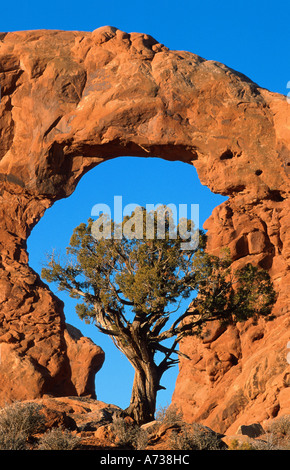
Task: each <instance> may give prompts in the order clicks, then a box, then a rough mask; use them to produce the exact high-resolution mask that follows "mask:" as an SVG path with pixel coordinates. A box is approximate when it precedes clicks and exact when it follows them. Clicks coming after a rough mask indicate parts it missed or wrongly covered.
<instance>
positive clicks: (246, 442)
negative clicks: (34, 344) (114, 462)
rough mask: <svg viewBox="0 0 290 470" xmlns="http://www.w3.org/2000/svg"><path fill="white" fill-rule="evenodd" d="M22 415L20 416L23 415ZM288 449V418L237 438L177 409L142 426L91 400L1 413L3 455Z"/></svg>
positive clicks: (19, 406)
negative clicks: (10, 452)
mask: <svg viewBox="0 0 290 470" xmlns="http://www.w3.org/2000/svg"><path fill="white" fill-rule="evenodd" d="M20 411H22V412H20ZM5 449H6V450H7V449H8V450H22V449H28V450H37V449H41V450H110V451H113V450H153V451H160V450H281V449H282V450H289V449H290V416H289V415H285V416H284V417H283V419H281V418H279V420H278V419H277V420H273V422H272V423H271V425H269V426H268V429H263V427H262V426H261V425H260V424H259V423H253V424H251V425H248V426H245V425H243V426H240V427H239V428H238V429H237V432H236V434H232V435H230V434H229V435H227V434H221V433H217V432H215V431H214V430H212V429H210V428H209V427H207V426H204V425H202V424H197V423H195V424H188V423H185V422H184V421H183V417H182V415H181V414H180V413H179V412H178V410H176V409H175V408H174V407H172V408H168V409H167V410H161V411H158V412H157V414H156V420H155V421H153V422H151V423H147V424H145V425H143V426H141V427H139V426H137V425H136V423H134V421H133V420H132V419H131V418H130V417H128V416H126V413H125V412H124V411H123V410H122V409H120V408H119V407H117V406H115V405H111V404H106V403H104V402H101V401H98V400H94V399H91V398H87V397H61V398H53V397H45V398H42V399H38V400H33V401H27V402H22V403H20V402H16V403H14V404H12V405H9V406H8V407H5V408H2V409H1V411H0V450H5Z"/></svg>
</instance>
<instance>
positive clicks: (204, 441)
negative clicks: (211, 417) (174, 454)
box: [170, 423, 226, 450]
mask: <svg viewBox="0 0 290 470" xmlns="http://www.w3.org/2000/svg"><path fill="white" fill-rule="evenodd" d="M170 445H171V449H172V450H222V449H225V448H226V445H225V444H224V443H223V441H222V440H221V438H220V437H219V435H218V434H217V433H216V432H214V431H212V430H211V429H209V428H207V427H206V426H202V425H201V424H198V423H193V424H192V425H184V426H182V427H181V430H180V432H179V433H177V432H173V433H172V434H171V438H170Z"/></svg>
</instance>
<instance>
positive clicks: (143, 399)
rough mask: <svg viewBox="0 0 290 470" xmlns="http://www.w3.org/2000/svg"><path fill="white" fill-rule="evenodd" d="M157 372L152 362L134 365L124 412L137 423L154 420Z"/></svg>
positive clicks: (157, 384)
mask: <svg viewBox="0 0 290 470" xmlns="http://www.w3.org/2000/svg"><path fill="white" fill-rule="evenodd" d="M159 380H160V378H159V374H158V373H157V368H156V365H155V364H154V363H143V364H142V365H141V364H138V366H137V367H136V366H135V376H134V382H133V388H132V395H131V401H130V405H129V407H128V408H127V409H126V412H127V413H128V414H129V416H131V417H132V418H133V419H134V420H135V421H136V422H137V423H138V424H144V423H148V422H149V421H153V420H154V415H155V409H156V396H157V392H158V390H159Z"/></svg>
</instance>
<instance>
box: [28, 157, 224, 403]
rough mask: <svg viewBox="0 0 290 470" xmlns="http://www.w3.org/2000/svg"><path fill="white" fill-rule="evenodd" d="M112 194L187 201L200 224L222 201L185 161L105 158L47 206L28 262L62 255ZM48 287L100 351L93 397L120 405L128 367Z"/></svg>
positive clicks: (168, 382)
mask: <svg viewBox="0 0 290 470" xmlns="http://www.w3.org/2000/svg"><path fill="white" fill-rule="evenodd" d="M114 196H122V200H123V204H124V206H125V205H127V204H138V205H144V206H145V205H146V204H154V205H156V204H158V203H161V204H175V205H177V206H178V205H179V204H186V205H187V207H188V214H189V216H190V206H191V204H198V205H199V219H200V228H202V225H203V223H204V222H205V220H206V219H207V218H208V217H209V216H210V215H211V213H212V211H213V209H214V208H215V207H216V206H217V205H219V204H221V203H222V202H224V201H225V200H226V199H227V198H226V197H224V196H220V195H216V194H213V193H212V192H211V191H210V190H209V189H208V188H207V187H205V186H203V185H202V184H201V183H200V181H199V178H198V175H197V172H196V169H195V168H194V167H193V166H192V165H189V164H186V163H182V162H179V161H175V162H168V161H166V160H164V159H160V158H140V157H138V158H137V157H119V158H115V159H112V160H109V161H106V162H104V163H102V164H100V165H98V166H97V167H95V168H94V169H93V170H90V171H89V172H88V173H87V174H86V175H85V176H83V178H82V179H81V180H80V182H79V183H78V186H77V188H76V189H75V191H74V193H73V194H72V195H71V196H70V197H69V198H67V199H62V200H61V201H58V202H56V203H55V204H54V205H53V206H52V207H51V208H50V209H48V210H47V212H46V213H45V215H44V216H43V217H42V219H41V220H40V222H39V223H38V224H37V226H36V227H35V228H34V229H33V231H32V233H31V235H30V237H29V238H28V252H29V264H30V266H31V267H32V268H33V269H34V270H35V271H36V272H38V273H40V271H41V267H42V263H43V262H44V261H45V252H46V251H51V250H53V249H54V250H56V251H59V252H62V253H65V248H66V246H67V245H68V244H69V239H70V236H71V234H72V231H73V229H74V228H75V227H76V226H77V225H79V224H80V223H81V222H86V221H87V219H88V218H89V217H90V216H91V210H92V208H93V206H94V205H95V204H96V203H97V204H98V203H105V204H107V205H109V206H110V207H112V205H113V198H114ZM50 289H51V290H52V291H53V292H54V294H55V295H56V296H57V297H59V298H60V299H61V300H62V301H63V302H64V312H65V317H66V321H67V323H68V324H70V325H72V326H73V327H74V328H77V329H79V330H80V331H81V332H82V334H84V336H87V337H89V338H91V339H92V340H93V341H94V343H95V344H97V345H99V346H100V347H101V348H102V349H103V350H104V352H105V362H104V365H103V366H102V368H101V370H100V371H99V372H98V373H97V375H96V382H95V385H96V394H97V398H98V399H99V400H101V401H105V402H108V403H113V404H115V405H118V406H121V407H124V408H125V407H126V406H128V403H129V399H130V392H131V389H132V383H133V375H134V374H133V369H132V367H131V365H130V364H129V362H128V361H127V359H126V358H125V357H124V356H123V355H122V353H120V351H118V350H117V349H116V348H115V346H114V345H113V343H112V341H111V339H110V338H109V337H107V336H106V335H102V334H101V333H99V332H97V329H96V328H95V327H94V326H93V325H90V326H88V325H86V324H85V323H84V322H83V321H81V320H80V319H79V318H78V317H77V315H76V313H75V311H74V308H75V304H76V302H75V301H74V300H73V299H70V298H69V295H68V294H66V293H62V292H59V291H57V288H56V286H52V285H50ZM177 374H178V367H175V368H174V369H171V370H170V371H168V372H167V374H166V375H165V376H164V379H163V385H164V386H165V387H166V390H165V391H163V390H162V391H160V392H159V394H158V403H159V405H160V406H165V405H168V404H169V403H170V401H171V396H172V393H173V391H174V386H175V381H176V377H177Z"/></svg>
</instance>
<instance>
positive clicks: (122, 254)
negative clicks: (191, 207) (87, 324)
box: [42, 209, 275, 424]
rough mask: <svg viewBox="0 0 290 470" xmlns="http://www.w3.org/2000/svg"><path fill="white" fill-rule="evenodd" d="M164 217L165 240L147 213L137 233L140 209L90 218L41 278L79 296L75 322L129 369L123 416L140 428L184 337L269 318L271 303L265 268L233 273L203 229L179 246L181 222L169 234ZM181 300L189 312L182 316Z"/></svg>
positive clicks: (51, 259)
mask: <svg viewBox="0 0 290 470" xmlns="http://www.w3.org/2000/svg"><path fill="white" fill-rule="evenodd" d="M165 214H166V216H165V217H164V220H163V221H164V228H163V231H161V234H162V236H161V235H160V232H159V229H160V225H159V224H160V219H158V215H157V212H155V213H153V214H149V213H148V212H146V211H145V209H142V210H141V212H139V219H138V221H139V222H140V220H141V221H142V223H141V231H140V225H139V227H138V229H137V219H136V215H137V211H135V212H134V213H133V214H131V216H127V217H125V218H124V219H123V222H122V224H121V225H117V224H115V223H114V222H113V221H112V220H107V219H106V218H105V216H104V215H101V216H99V218H98V219H97V220H96V221H93V220H92V219H90V220H89V221H88V223H87V224H85V223H83V224H81V225H79V226H78V227H77V228H76V229H75V230H74V233H73V235H72V237H71V240H70V245H69V247H68V249H67V252H68V260H67V261H66V262H65V263H64V264H61V263H60V262H59V260H57V259H56V257H55V256H54V254H52V255H50V257H49V261H48V264H47V267H46V268H44V269H43V270H42V277H43V278H44V279H46V280H47V281H49V282H56V283H57V284H58V288H59V289H60V290H66V291H68V292H69V294H70V296H72V297H75V298H78V299H81V302H80V303H79V304H78V305H77V306H76V310H77V313H78V315H79V317H80V318H82V319H85V320H88V321H92V322H93V323H94V324H95V325H96V327H97V328H98V329H99V330H100V331H101V332H102V333H105V334H107V335H110V336H111V338H112V339H113V341H114V344H115V345H116V346H117V347H118V348H119V349H120V350H121V351H122V352H123V353H124V354H125V356H126V357H127V358H128V360H129V361H130V363H131V364H132V366H133V368H134V370H135V377H134V383H133V390H132V396H131V401H130V405H129V407H128V409H127V410H126V411H127V412H128V413H129V414H130V415H131V416H132V417H133V418H134V419H135V420H136V421H137V422H138V423H140V424H141V423H145V422H148V421H151V420H153V419H154V413H155V408H156V396H157V392H158V390H160V389H161V388H164V387H162V386H161V378H162V376H163V374H164V373H165V372H166V370H168V369H169V368H170V367H172V366H174V365H175V364H176V363H178V356H180V355H182V353H181V352H180V351H179V349H178V344H179V342H180V341H181V339H182V338H184V337H185V336H186V335H194V334H200V333H201V331H202V329H203V327H204V326H205V325H206V324H208V322H211V321H214V320H219V321H220V322H223V323H225V324H228V323H235V322H238V321H244V320H246V319H248V318H249V317H253V316H258V315H269V314H270V313H271V309H272V305H273V303H274V301H275V292H274V290H273V286H272V283H271V281H270V278H269V276H268V274H267V273H266V272H265V271H263V270H260V269H258V268H257V267H253V266H251V265H247V266H245V267H244V268H243V269H241V270H239V271H237V272H233V271H232V269H231V263H230V260H229V259H228V257H227V256H224V257H221V258H218V257H215V256H211V255H209V254H208V253H206V251H205V243H206V237H205V235H204V234H203V233H202V232H198V231H196V232H194V236H193V232H187V233H191V242H192V241H193V240H195V243H191V244H187V245H184V236H181V235H180V233H181V232H182V233H183V234H184V233H185V231H184V225H183V230H181V226H180V225H179V226H177V227H175V226H174V230H173V229H172V218H171V216H170V215H168V211H165ZM140 216H141V219H140ZM146 221H147V223H146ZM148 221H150V222H151V226H150V227H151V230H148ZM188 224H189V221H186V227H187V228H188ZM128 227H129V228H128ZM152 227H153V230H152ZM121 228H122V231H121ZM137 232H138V237H137V236H136V233H137ZM148 232H149V233H148ZM100 234H101V236H100ZM120 234H121V235H120ZM124 234H125V235H124ZM194 237H198V240H199V243H196V238H194ZM184 299H187V300H186V301H187V307H186V308H185V310H184V311H182V312H181V313H180V304H181V301H182V300H184ZM170 341H171V342H170ZM164 342H165V343H164ZM168 343H170V344H169V345H168ZM157 353H159V354H157ZM160 353H161V354H160ZM157 356H158V357H159V358H160V356H161V358H162V359H161V360H159V362H158V361H157Z"/></svg>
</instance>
